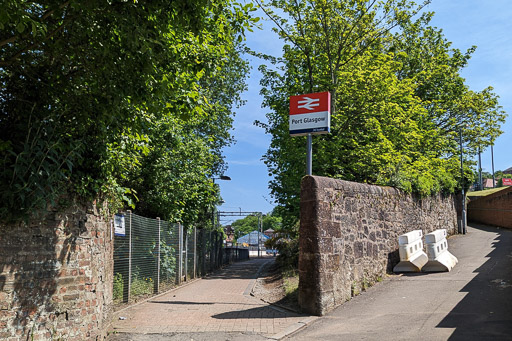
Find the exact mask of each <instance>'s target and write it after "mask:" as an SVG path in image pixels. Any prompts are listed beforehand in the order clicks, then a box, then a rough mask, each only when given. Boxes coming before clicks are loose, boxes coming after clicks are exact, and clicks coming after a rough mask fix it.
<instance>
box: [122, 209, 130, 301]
mask: <svg viewBox="0 0 512 341" xmlns="http://www.w3.org/2000/svg"><path fill="white" fill-rule="evenodd" d="M127 213H128V215H129V216H130V219H129V221H128V228H129V230H130V233H129V234H128V275H127V276H126V274H125V276H124V277H123V302H129V301H130V292H131V291H132V290H131V286H132V211H127Z"/></svg>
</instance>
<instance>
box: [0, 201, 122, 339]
mask: <svg viewBox="0 0 512 341" xmlns="http://www.w3.org/2000/svg"><path fill="white" fill-rule="evenodd" d="M112 245H113V243H112V239H111V227H110V224H109V223H108V222H106V221H105V220H104V219H103V218H102V216H101V215H100V214H99V213H98V211H97V209H96V207H95V206H93V205H90V206H89V207H78V206H76V205H75V206H73V207H71V208H67V209H65V210H63V211H59V212H56V211H55V212H47V214H46V215H45V217H44V218H42V219H41V220H38V221H31V222H23V223H18V224H12V225H0V339H1V340H20V339H26V340H59V339H64V340H94V339H99V338H101V337H102V336H103V335H104V333H105V331H106V329H107V328H108V323H109V322H110V314H111V303H112V277H113V257H112V250H113V249H112Z"/></svg>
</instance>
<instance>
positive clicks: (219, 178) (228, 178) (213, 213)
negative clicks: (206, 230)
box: [212, 175, 231, 229]
mask: <svg viewBox="0 0 512 341" xmlns="http://www.w3.org/2000/svg"><path fill="white" fill-rule="evenodd" d="M215 180H225V181H230V180H231V178H230V177H229V176H227V175H221V176H219V177H218V178H212V181H213V183H214V184H215ZM215 207H216V205H215V204H214V206H213V208H212V229H213V228H214V227H215Z"/></svg>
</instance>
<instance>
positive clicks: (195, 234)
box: [193, 226, 197, 278]
mask: <svg viewBox="0 0 512 341" xmlns="http://www.w3.org/2000/svg"><path fill="white" fill-rule="evenodd" d="M196 277H197V228H196V227H195V226H194V273H193V278H196Z"/></svg>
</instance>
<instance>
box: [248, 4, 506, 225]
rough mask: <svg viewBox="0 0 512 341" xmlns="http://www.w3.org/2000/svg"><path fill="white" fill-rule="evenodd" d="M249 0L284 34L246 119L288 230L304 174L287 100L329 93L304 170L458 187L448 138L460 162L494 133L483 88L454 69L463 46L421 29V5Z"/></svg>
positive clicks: (423, 187) (499, 115)
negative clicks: (257, 131)
mask: <svg viewBox="0 0 512 341" xmlns="http://www.w3.org/2000/svg"><path fill="white" fill-rule="evenodd" d="M257 2H258V4H259V6H260V7H261V8H262V9H263V10H264V11H265V13H266V14H267V16H268V17H269V18H270V19H271V20H273V21H274V23H275V31H276V32H277V33H278V34H279V37H280V38H281V39H282V40H283V41H284V48H283V56H282V57H275V56H267V57H266V58H267V60H268V61H270V62H272V63H273V66H272V67H269V66H266V65H263V66H261V67H260V70H261V71H262V72H263V79H262V81H261V85H262V90H261V92H262V94H263V96H264V106H266V107H267V108H268V109H269V113H268V114H267V119H268V124H265V123H262V122H256V124H258V125H260V126H262V127H263V128H265V130H266V131H267V133H270V134H271V135H272V141H271V145H270V147H269V149H268V151H267V153H266V154H265V155H264V160H265V163H266V164H267V166H268V169H269V173H270V174H271V175H272V176H273V180H272V181H271V182H270V189H271V191H272V194H273V196H274V197H275V198H276V201H277V202H278V203H279V205H280V209H281V212H282V214H283V217H284V219H285V220H284V224H285V225H286V226H287V227H288V228H292V227H293V226H295V224H296V222H297V219H298V207H299V205H298V200H299V191H300V178H301V177H302V176H303V175H304V173H305V172H304V170H305V138H301V137H294V138H291V137H290V136H289V134H288V106H289V104H288V101H289V97H290V96H293V95H298V94H302V93H312V92H322V91H330V92H331V100H332V103H331V108H332V109H331V110H332V116H331V134H328V135H321V136H315V137H314V139H313V155H314V156H313V160H314V162H313V174H315V175H322V176H329V177H334V178H339V179H345V180H350V181H357V182H366V183H371V184H379V185H391V186H395V187H398V188H401V189H403V190H405V191H408V192H415V193H418V194H419V195H424V196H425V195H430V194H434V193H439V192H446V193H453V192H454V191H455V190H456V189H457V188H460V183H461V182H460V181H459V180H460V166H459V161H458V157H459V153H458V142H459V141H458V137H459V134H460V133H462V137H463V144H464V149H465V156H466V158H469V157H470V156H471V155H473V154H474V153H476V151H477V149H478V147H479V146H480V147H481V148H485V146H486V145H489V144H490V143H492V141H493V140H494V139H495V138H496V137H497V136H499V134H501V130H500V126H501V124H502V123H503V122H504V119H505V113H504V112H503V111H502V108H501V107H500V106H499V104H498V99H497V96H496V95H495V94H494V93H493V92H492V88H491V87H489V88H486V89H484V90H482V91H473V90H470V89H469V88H468V86H467V85H466V84H465V81H464V79H463V78H462V77H461V75H460V71H461V69H462V68H463V67H465V66H466V65H467V63H468V61H469V59H470V56H471V53H472V52H473V51H474V47H471V48H469V49H468V51H466V52H461V51H460V50H458V49H454V48H451V43H450V42H448V41H447V40H446V38H445V37H444V36H443V34H442V31H441V30H439V29H437V28H433V27H431V26H429V22H430V20H431V18H432V15H433V13H429V12H425V11H424V6H425V5H427V4H428V1H426V2H424V3H422V4H419V5H418V4H416V3H415V2H414V1H409V0H384V1H375V0H312V1H292V2H290V1H284V0H271V1H267V2H263V1H261V0H258V1H257ZM466 165H467V166H469V165H470V163H469V162H466ZM472 174H473V173H472V171H471V170H470V169H469V168H468V169H466V171H465V176H467V177H471V175H472ZM469 183H471V181H465V184H466V185H468V184H469Z"/></svg>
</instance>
